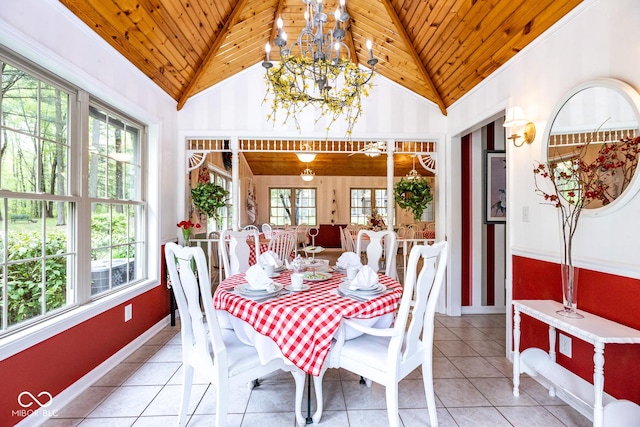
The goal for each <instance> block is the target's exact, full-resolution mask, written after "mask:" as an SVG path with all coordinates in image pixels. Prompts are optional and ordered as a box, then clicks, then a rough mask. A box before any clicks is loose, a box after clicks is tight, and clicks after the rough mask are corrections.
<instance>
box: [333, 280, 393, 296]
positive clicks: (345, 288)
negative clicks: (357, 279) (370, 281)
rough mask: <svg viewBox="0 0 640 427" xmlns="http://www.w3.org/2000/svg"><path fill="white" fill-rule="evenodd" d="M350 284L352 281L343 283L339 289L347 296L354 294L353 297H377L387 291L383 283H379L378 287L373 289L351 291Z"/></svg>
mask: <svg viewBox="0 0 640 427" xmlns="http://www.w3.org/2000/svg"><path fill="white" fill-rule="evenodd" d="M350 282H351V281H350V280H349V281H344V282H341V283H340V285H339V286H338V287H339V288H340V290H341V291H342V292H344V293H345V294H353V295H377V294H381V293H383V292H384V291H386V290H387V287H386V286H385V285H383V284H381V283H378V284H377V286H376V287H375V288H373V289H349V283H350Z"/></svg>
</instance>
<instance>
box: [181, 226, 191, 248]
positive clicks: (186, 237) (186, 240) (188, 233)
mask: <svg viewBox="0 0 640 427" xmlns="http://www.w3.org/2000/svg"><path fill="white" fill-rule="evenodd" d="M190 238H191V229H189V230H186V229H184V228H183V229H182V246H189V239H190Z"/></svg>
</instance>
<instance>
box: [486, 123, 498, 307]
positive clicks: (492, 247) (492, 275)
mask: <svg viewBox="0 0 640 427" xmlns="http://www.w3.org/2000/svg"><path fill="white" fill-rule="evenodd" d="M495 134H496V133H495V123H494V122H491V123H489V124H488V125H487V150H493V147H494V146H495V139H496V135H495ZM485 173H486V172H485ZM486 236H487V238H486V244H487V247H486V253H487V265H486V272H487V274H486V277H485V279H486V280H485V283H486V284H487V285H486V286H487V301H486V305H495V304H496V291H495V289H496V286H495V283H496V267H495V266H496V228H495V225H494V224H487V233H486Z"/></svg>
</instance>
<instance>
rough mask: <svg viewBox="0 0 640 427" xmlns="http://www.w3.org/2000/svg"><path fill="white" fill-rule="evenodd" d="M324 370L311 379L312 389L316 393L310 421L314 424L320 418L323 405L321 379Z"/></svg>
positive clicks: (318, 421)
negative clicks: (314, 406)
mask: <svg viewBox="0 0 640 427" xmlns="http://www.w3.org/2000/svg"><path fill="white" fill-rule="evenodd" d="M325 372H326V370H324V369H323V370H322V372H321V373H320V375H319V376H317V377H313V388H314V389H315V391H316V412H315V413H314V414H313V416H312V417H311V419H312V420H313V423H314V424H319V423H320V419H321V418H322V410H323V405H324V400H323V397H322V378H323V377H324V373H325Z"/></svg>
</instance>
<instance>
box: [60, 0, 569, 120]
mask: <svg viewBox="0 0 640 427" xmlns="http://www.w3.org/2000/svg"><path fill="white" fill-rule="evenodd" d="M60 2H61V3H62V4H64V5H65V6H66V7H67V8H68V9H70V10H71V11H72V12H73V13H74V14H75V15H77V16H78V17H79V18H80V19H81V20H82V21H84V22H85V23H86V24H87V25H88V26H89V27H91V28H92V29H93V30H94V31H95V32H96V33H98V34H99V35H100V36H101V37H102V38H103V39H104V40H106V41H107V42H108V43H109V44H111V45H112V46H113V47H114V48H115V49H116V50H118V51H119V52H120V53H121V54H122V55H124V56H125V57H126V58H127V59H128V60H129V61H131V63H133V64H134V65H135V66H136V67H137V68H139V69H140V70H141V71H142V72H143V73H144V74H146V75H147V76H149V78H151V79H152V80H153V81H154V82H156V83H157V84H158V86H160V87H161V88H162V89H163V90H164V91H166V92H167V93H168V94H169V95H171V97H173V98H174V99H175V100H176V101H177V103H178V109H180V108H182V106H183V105H184V104H185V103H186V102H187V101H188V100H189V98H190V97H191V96H193V95H195V94H197V93H199V92H202V91H203V90H205V89H207V88H209V87H211V86H213V85H215V84H217V83H220V82H221V81H223V80H224V79H226V78H228V77H230V76H232V75H234V74H236V73H238V72H240V71H242V70H244V69H246V68H248V67H251V66H253V65H255V64H256V63H258V62H261V61H262V60H263V59H264V46H265V44H266V43H267V42H268V41H270V42H273V38H274V36H275V31H276V25H275V20H276V19H277V18H278V17H279V16H280V17H282V19H283V20H284V25H285V27H284V29H285V31H286V32H287V33H288V34H289V35H290V36H289V37H290V39H292V38H293V37H294V36H297V34H298V33H299V32H300V29H301V28H302V26H303V24H304V17H303V12H304V3H303V0H235V1H234V0H60ZM580 2H581V0H347V1H346V8H347V12H348V13H349V15H350V16H351V20H350V22H349V24H348V26H347V29H346V30H347V35H346V37H345V41H346V44H347V45H348V46H349V47H350V49H351V52H352V60H355V61H357V62H359V63H361V64H364V65H366V62H367V59H368V58H369V54H368V51H367V49H366V47H365V42H366V40H367V39H371V40H372V41H373V43H374V55H375V56H376V57H377V58H378V59H379V62H378V65H377V67H376V70H377V71H378V72H379V74H380V75H382V76H385V77H387V78H388V79H390V80H392V81H394V82H396V83H398V84H400V85H402V86H404V87H406V88H407V89H409V90H411V91H413V92H415V93H417V94H419V95H421V96H423V97H424V98H426V99H428V100H430V101H433V102H434V103H435V104H436V105H438V107H439V108H440V110H441V111H442V113H443V114H446V109H447V107H449V106H450V105H451V104H453V103H454V102H455V101H456V100H458V99H460V97H461V96H463V95H464V94H465V93H466V92H468V91H469V90H470V89H471V88H473V87H474V86H476V85H477V84H478V83H480V82H481V81H482V80H483V79H484V78H486V77H487V76H489V75H490V74H491V73H492V72H494V71H495V70H496V69H497V68H499V67H500V66H501V65H503V64H504V63H505V62H507V61H508V60H509V59H510V58H511V57H513V56H514V55H515V54H516V53H518V52H519V51H520V50H521V49H522V48H524V47H525V46H526V45H527V44H529V43H531V42H532V41H533V40H534V39H535V38H536V37H538V36H539V35H540V34H542V32H544V31H545V30H547V29H548V28H549V27H550V26H551V25H553V24H554V23H555V22H557V21H558V20H559V19H560V18H562V17H563V16H564V15H565V14H567V13H568V12H569V11H570V10H572V9H573V8H574V7H575V6H576V5H578V4H579V3H580ZM323 3H324V9H325V11H326V12H327V14H328V15H330V18H329V22H330V23H331V22H333V17H332V16H331V14H332V12H333V11H334V10H335V9H336V7H337V5H338V4H339V0H324V2H323ZM271 59H272V60H278V56H277V53H276V52H272V57H271Z"/></svg>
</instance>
